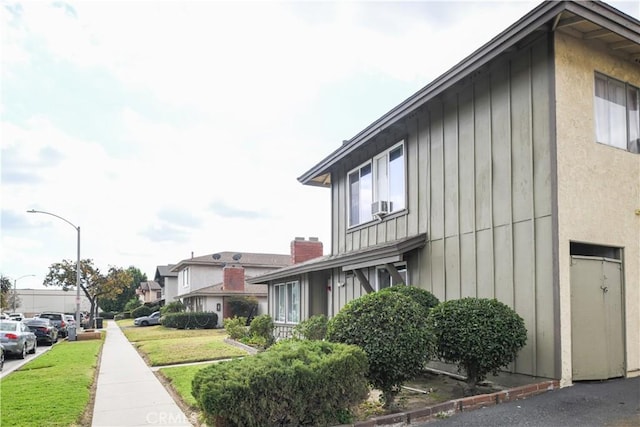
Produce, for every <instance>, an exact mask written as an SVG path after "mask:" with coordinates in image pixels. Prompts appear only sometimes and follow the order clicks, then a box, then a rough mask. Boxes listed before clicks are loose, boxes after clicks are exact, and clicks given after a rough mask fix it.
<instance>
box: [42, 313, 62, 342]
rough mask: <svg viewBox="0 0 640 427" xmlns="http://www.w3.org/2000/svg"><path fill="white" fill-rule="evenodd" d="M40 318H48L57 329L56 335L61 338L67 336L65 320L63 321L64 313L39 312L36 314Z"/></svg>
mask: <svg viewBox="0 0 640 427" xmlns="http://www.w3.org/2000/svg"><path fill="white" fill-rule="evenodd" d="M38 317H40V318H41V319H50V320H51V323H53V325H54V326H55V327H56V328H57V329H58V335H59V336H60V337H61V338H64V337H66V336H67V322H65V321H64V313H52V312H46V313H40V314H39V315H38Z"/></svg>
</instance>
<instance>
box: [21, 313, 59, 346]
mask: <svg viewBox="0 0 640 427" xmlns="http://www.w3.org/2000/svg"><path fill="white" fill-rule="evenodd" d="M22 323H24V324H25V325H27V326H28V327H29V329H31V332H33V333H34V334H36V339H37V340H38V342H39V343H40V342H44V343H46V344H49V345H53V344H55V343H56V342H57V341H58V328H56V326H55V325H54V324H53V323H51V319H46V318H40V317H34V318H32V319H24V320H23V321H22Z"/></svg>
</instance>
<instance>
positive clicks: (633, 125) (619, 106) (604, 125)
mask: <svg viewBox="0 0 640 427" xmlns="http://www.w3.org/2000/svg"><path fill="white" fill-rule="evenodd" d="M595 83H596V84H595V86H596V88H595V89H596V90H595V109H596V111H595V116H596V120H595V121H596V140H597V141H598V142H600V143H603V144H607V145H611V146H614V147H617V148H622V149H623V150H628V151H631V152H632V153H638V152H640V89H638V88H637V87H634V86H631V85H630V84H628V83H624V82H621V81H619V80H615V79H612V78H611V77H607V76H604V75H602V74H596V81H595Z"/></svg>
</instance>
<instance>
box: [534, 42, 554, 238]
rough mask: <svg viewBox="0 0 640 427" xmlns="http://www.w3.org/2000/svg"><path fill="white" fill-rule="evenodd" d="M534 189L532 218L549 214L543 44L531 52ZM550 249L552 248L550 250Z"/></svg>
mask: <svg viewBox="0 0 640 427" xmlns="http://www.w3.org/2000/svg"><path fill="white" fill-rule="evenodd" d="M532 55H533V61H532V63H533V65H532V76H533V78H532V92H533V94H534V96H533V99H532V102H533V106H532V109H533V187H534V190H535V191H534V210H535V217H536V218H538V217H541V216H546V215H551V197H552V196H551V153H550V150H551V138H552V135H551V124H550V123H551V120H550V115H551V112H550V109H551V99H550V95H549V93H550V89H549V86H550V82H549V73H548V68H549V66H550V65H549V62H548V59H547V55H548V50H547V45H546V43H537V44H536V45H535V46H534V47H533V49H532ZM549 250H551V248H549Z"/></svg>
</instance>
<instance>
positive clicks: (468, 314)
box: [428, 298, 527, 393]
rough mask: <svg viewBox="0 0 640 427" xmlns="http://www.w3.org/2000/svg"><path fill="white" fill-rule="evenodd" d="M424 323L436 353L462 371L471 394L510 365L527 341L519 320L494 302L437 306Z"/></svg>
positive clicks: (482, 300) (462, 301) (478, 300)
mask: <svg viewBox="0 0 640 427" xmlns="http://www.w3.org/2000/svg"><path fill="white" fill-rule="evenodd" d="M428 324H429V328H430V329H431V330H432V331H433V332H434V334H435V338H436V354H437V355H438V356H439V357H440V358H442V359H443V360H444V361H446V362H450V363H457V364H458V369H459V370H462V369H464V370H465V372H466V373H467V389H468V391H469V392H471V393H473V391H474V389H475V387H476V385H477V384H478V382H479V381H482V380H484V379H485V378H486V376H487V374H489V373H490V372H491V373H494V374H497V373H498V369H500V368H501V367H503V366H507V365H508V364H509V363H511V362H512V361H513V360H514V359H515V358H516V356H517V354H518V352H519V351H520V349H521V348H522V347H524V345H525V343H526V342H527V329H526V328H525V326H524V320H523V319H522V317H520V316H519V315H518V314H517V313H516V312H515V311H514V310H513V309H511V308H510V307H509V306H507V305H505V304H503V303H501V302H500V301H498V300H495V299H488V298H462V299H459V300H451V301H446V302H443V303H440V304H439V305H437V306H436V307H434V308H432V309H431V311H430V313H429V318H428Z"/></svg>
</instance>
